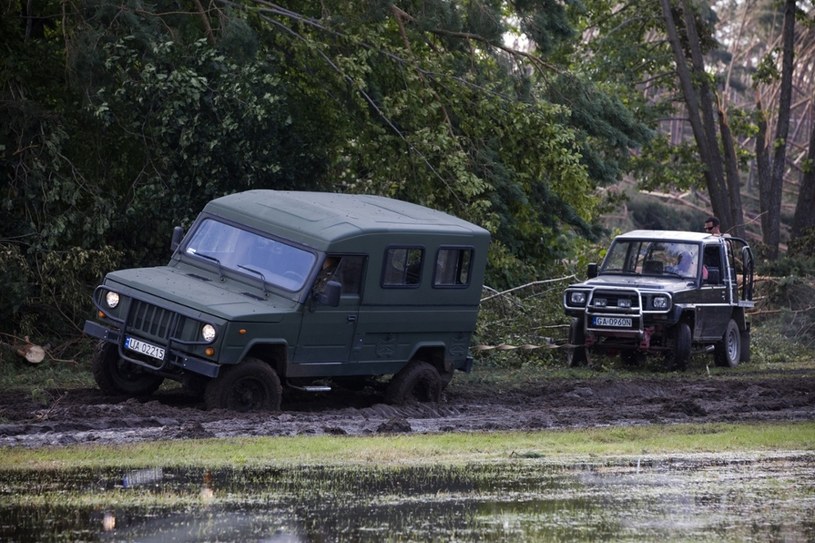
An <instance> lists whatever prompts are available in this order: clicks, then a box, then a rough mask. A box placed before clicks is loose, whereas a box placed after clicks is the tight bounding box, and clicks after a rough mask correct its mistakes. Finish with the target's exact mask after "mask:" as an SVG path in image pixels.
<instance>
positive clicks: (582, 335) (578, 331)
mask: <svg viewBox="0 0 815 543" xmlns="http://www.w3.org/2000/svg"><path fill="white" fill-rule="evenodd" d="M569 345H574V347H567V348H566V362H567V363H568V365H569V367H571V368H573V367H575V366H585V365H586V364H588V362H589V356H588V353H587V351H586V347H585V345H586V331H585V330H584V329H583V321H582V320H581V319H577V318H574V319H572V321H571V322H570V323H569Z"/></svg>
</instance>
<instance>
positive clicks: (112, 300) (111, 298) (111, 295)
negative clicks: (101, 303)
mask: <svg viewBox="0 0 815 543" xmlns="http://www.w3.org/2000/svg"><path fill="white" fill-rule="evenodd" d="M105 303H106V304H108V307H109V308H111V309H113V308H115V307H116V306H117V305H119V293H118V292H113V291H112V290H109V291H108V292H107V294H105Z"/></svg>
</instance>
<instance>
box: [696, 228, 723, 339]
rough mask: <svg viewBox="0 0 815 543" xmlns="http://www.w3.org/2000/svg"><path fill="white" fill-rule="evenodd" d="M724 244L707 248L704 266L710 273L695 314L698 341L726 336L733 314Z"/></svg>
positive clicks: (708, 245) (716, 244) (703, 286)
mask: <svg viewBox="0 0 815 543" xmlns="http://www.w3.org/2000/svg"><path fill="white" fill-rule="evenodd" d="M723 248H724V244H722V243H715V244H707V245H705V246H704V251H703V254H702V264H703V265H704V266H705V269H706V272H707V279H703V281H702V288H701V289H700V291H699V294H700V297H699V304H698V305H697V310H696V330H695V333H694V337H695V338H697V339H708V340H710V339H718V338H721V337H722V335H723V334H724V331H725V328H726V327H727V323H728V322H729V320H730V315H731V313H732V292H731V291H730V290H729V287H730V285H731V279H730V272H729V270H730V266H729V263H728V261H727V255H725V254H723V253H724V251H723V250H722V249H723Z"/></svg>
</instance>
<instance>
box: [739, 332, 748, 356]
mask: <svg viewBox="0 0 815 543" xmlns="http://www.w3.org/2000/svg"><path fill="white" fill-rule="evenodd" d="M749 361H750V329H749V328H748V329H747V330H745V331H744V332H742V333H741V348H740V349H739V362H749Z"/></svg>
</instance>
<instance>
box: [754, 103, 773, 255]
mask: <svg viewBox="0 0 815 543" xmlns="http://www.w3.org/2000/svg"><path fill="white" fill-rule="evenodd" d="M755 115H756V124H757V125H758V133H757V134H756V170H757V171H756V177H758V210H759V214H760V215H759V216H760V217H761V232H762V233H766V232H769V231H770V222H769V221H770V212H769V210H768V209H767V207H768V206H769V204H770V200H771V198H770V184H771V183H770V178H771V175H772V174H771V173H770V155H769V153H768V152H767V116H766V115H765V113H764V108H763V106H762V103H761V97H760V96H758V95H756V113H755ZM763 239H764V238H762V240H763Z"/></svg>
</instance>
